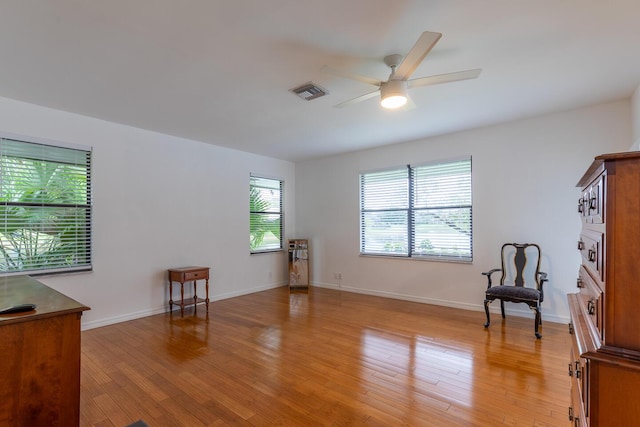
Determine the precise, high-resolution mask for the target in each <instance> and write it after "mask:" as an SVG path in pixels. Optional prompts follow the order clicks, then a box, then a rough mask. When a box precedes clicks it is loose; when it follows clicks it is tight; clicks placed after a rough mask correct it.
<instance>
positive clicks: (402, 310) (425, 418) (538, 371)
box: [80, 287, 570, 427]
mask: <svg viewBox="0 0 640 427" xmlns="http://www.w3.org/2000/svg"><path fill="white" fill-rule="evenodd" d="M484 320H485V319H484V313H483V312H475V311H466V310H458V309H452V308H445V307H438V306H431V305H426V304H419V303H413V302H406V301H399V300H393V299H386V298H379V297H373V296H368V295H361V294H355V293H348V292H341V291H337V290H329V289H322V288H311V289H310V291H309V292H308V293H303V292H296V293H291V294H290V293H289V290H288V288H286V287H282V288H277V289H272V290H268V291H264V292H259V293H255V294H251V295H246V296H241V297H237V298H232V299H227V300H223V301H217V302H213V303H211V304H210V305H209V315H208V318H207V316H206V315H205V308H204V306H198V308H197V310H196V311H195V314H194V310H193V308H191V309H189V310H187V311H186V312H185V316H184V318H181V317H180V314H179V312H178V313H177V314H176V313H174V314H169V313H167V314H162V315H156V316H150V317H146V318H142V319H137V320H133V321H129V322H123V323H119V324H116V325H111V326H106V327H102V328H97V329H92V330H89V331H85V332H83V333H82V376H81V420H80V425H81V426H117V427H122V426H125V425H127V424H129V423H132V422H134V421H136V420H139V419H142V420H144V421H145V422H146V423H147V424H148V425H149V426H151V427H155V426H188V427H193V426H271V425H279V426H356V425H367V426H447V427H450V426H501V425H508V426H565V425H568V424H569V421H568V418H567V411H568V409H567V407H568V404H569V378H568V376H567V363H568V362H567V361H568V354H569V348H570V335H569V333H568V328H567V325H564V324H562V325H561V324H553V323H551V322H544V313H543V322H544V323H543V325H542V329H541V332H542V335H543V338H542V339H541V340H537V339H535V336H534V334H533V319H532V318H531V319H524V318H518V317H513V316H511V317H509V316H507V319H506V321H504V322H503V321H502V319H501V318H500V315H499V314H494V315H493V317H492V321H493V324H492V325H491V327H490V328H489V329H487V330H485V329H484V328H483V323H484Z"/></svg>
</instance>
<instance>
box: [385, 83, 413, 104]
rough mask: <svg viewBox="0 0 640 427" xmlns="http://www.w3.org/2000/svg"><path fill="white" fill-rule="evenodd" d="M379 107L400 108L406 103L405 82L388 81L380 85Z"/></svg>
mask: <svg viewBox="0 0 640 427" xmlns="http://www.w3.org/2000/svg"><path fill="white" fill-rule="evenodd" d="M380 95H381V96H380V105H382V107H384V108H389V109H393V108H400V107H402V106H403V105H404V104H406V103H407V82H406V81H404V80H389V81H388V82H383V83H382V84H381V85H380Z"/></svg>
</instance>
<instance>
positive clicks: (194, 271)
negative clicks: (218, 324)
mask: <svg viewBox="0 0 640 427" xmlns="http://www.w3.org/2000/svg"><path fill="white" fill-rule="evenodd" d="M198 280H204V281H205V290H206V291H205V292H206V293H205V298H198V293H197V286H196V284H197V283H196V282H197V281H198ZM190 281H193V298H187V302H185V300H184V282H190ZM173 282H179V283H180V303H177V302H175V301H173ZM173 304H176V305H179V306H180V315H181V316H184V308H185V307H188V306H191V305H193V306H195V305H198V304H205V305H206V306H207V313H208V312H209V267H181V268H172V269H169V310H170V311H171V310H173Z"/></svg>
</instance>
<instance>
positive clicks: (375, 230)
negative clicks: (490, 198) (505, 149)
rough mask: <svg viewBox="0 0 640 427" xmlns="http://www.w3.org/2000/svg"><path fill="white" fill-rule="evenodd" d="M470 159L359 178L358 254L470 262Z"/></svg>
mask: <svg viewBox="0 0 640 427" xmlns="http://www.w3.org/2000/svg"><path fill="white" fill-rule="evenodd" d="M471 212H472V204H471V158H470V157H468V158H465V159H462V160H456V161H450V162H446V163H435V164H428V165H420V166H415V167H414V166H410V165H407V166H406V167H403V168H398V169H392V170H385V171H380V172H371V173H364V174H361V175H360V253H361V254H363V255H387V256H397V257H409V258H424V259H439V260H453V261H456V260H457V261H471V260H472V259H473V255H472V232H471V231H472V230H471V223H472V222H471Z"/></svg>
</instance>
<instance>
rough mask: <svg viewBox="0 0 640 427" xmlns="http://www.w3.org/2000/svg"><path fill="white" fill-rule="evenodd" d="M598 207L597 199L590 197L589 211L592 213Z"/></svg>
mask: <svg viewBox="0 0 640 427" xmlns="http://www.w3.org/2000/svg"><path fill="white" fill-rule="evenodd" d="M597 207H598V199H597V198H595V197H592V198H590V199H589V210H590V211H593V210H595V209H596V208H597Z"/></svg>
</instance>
